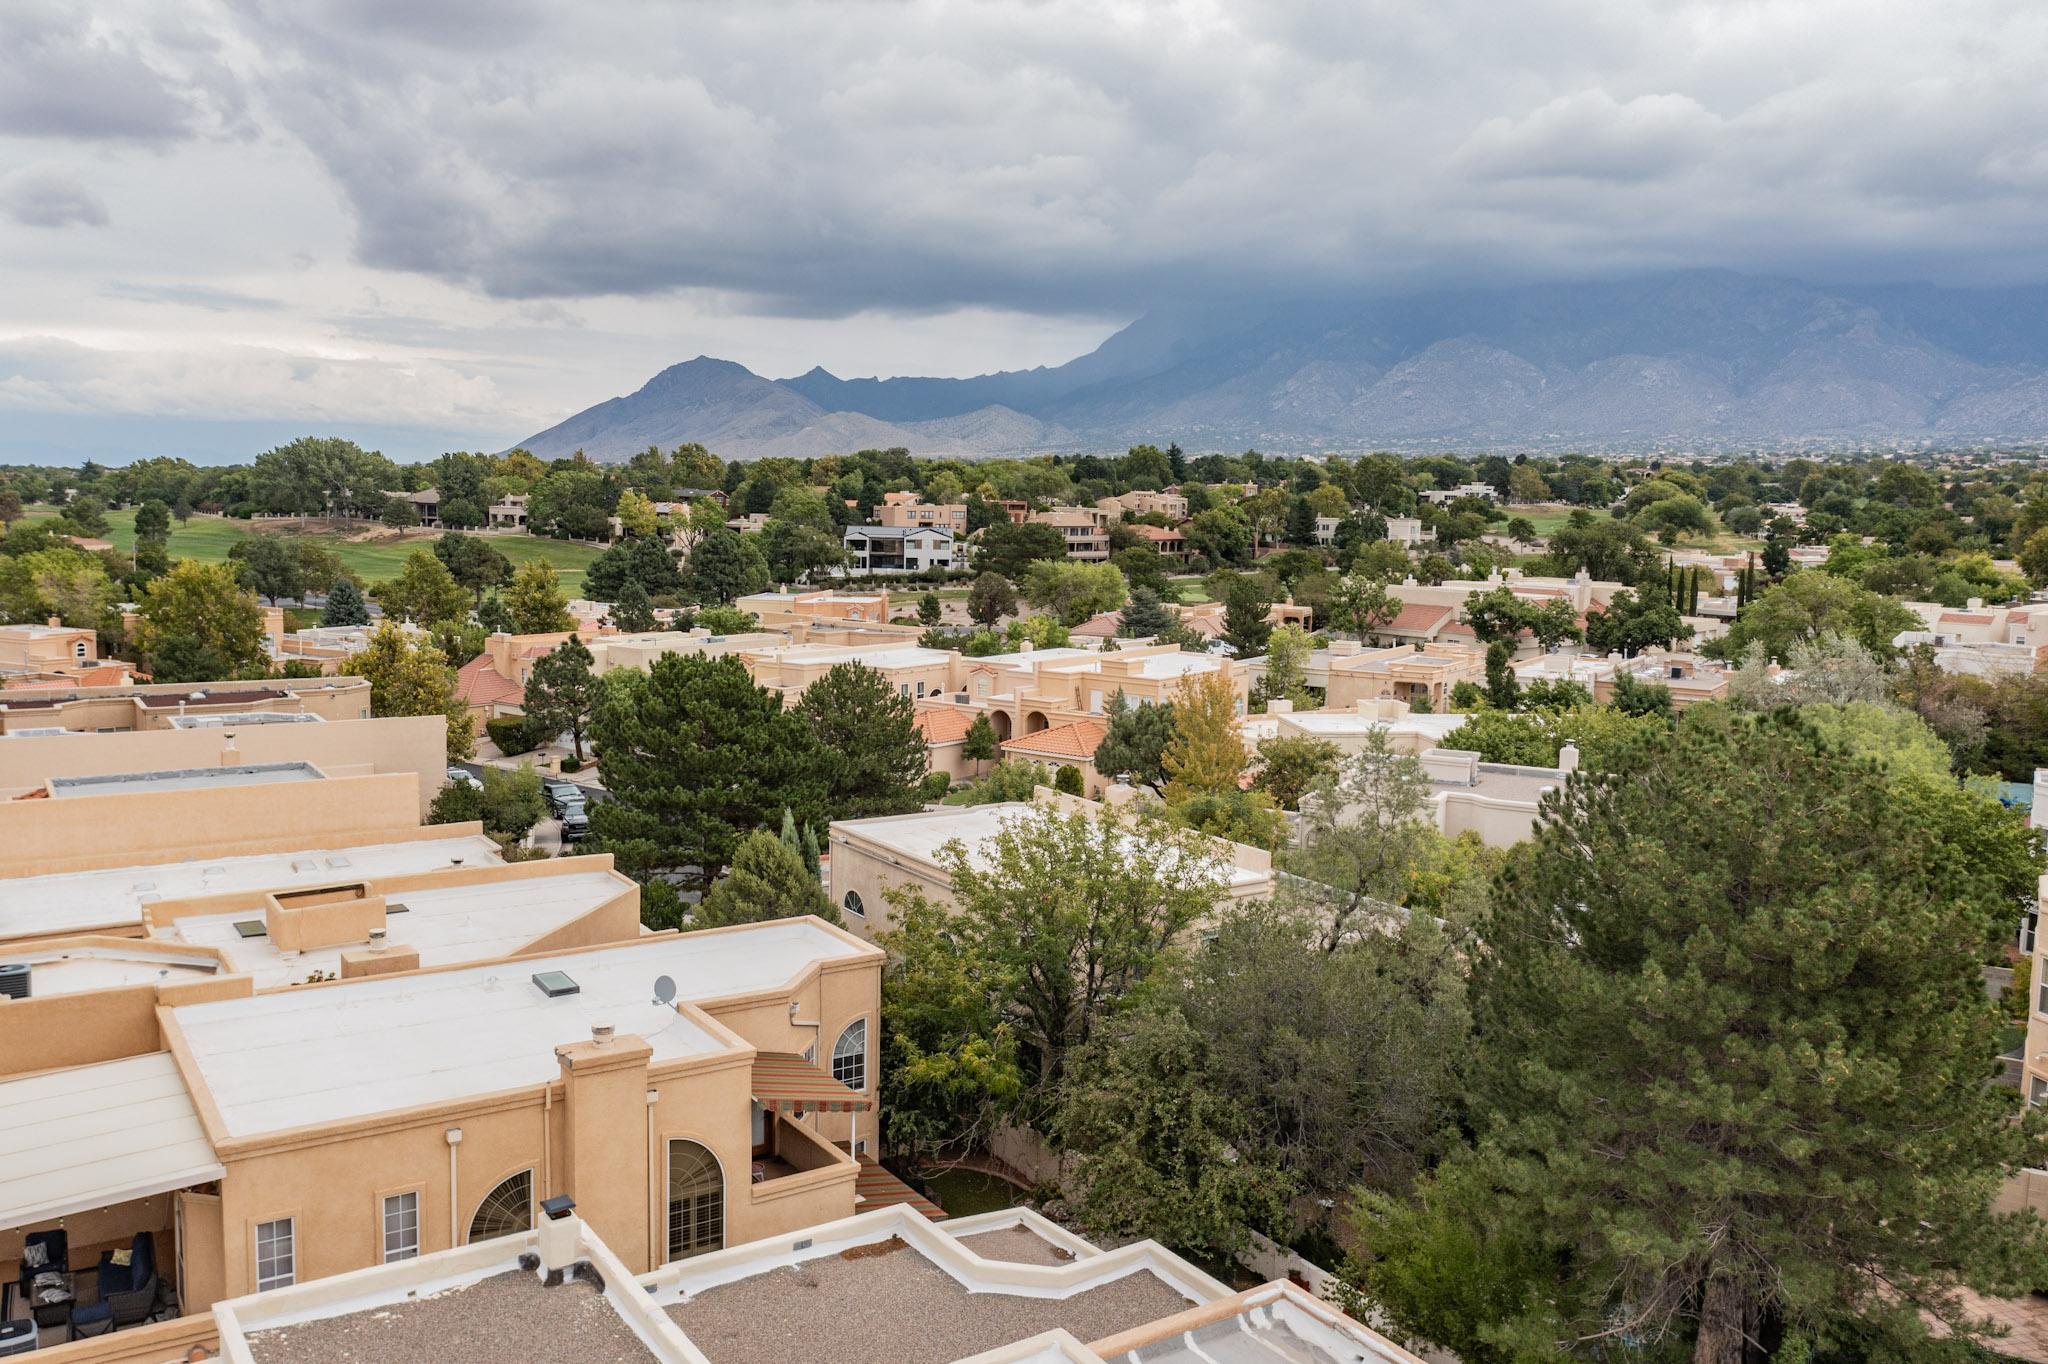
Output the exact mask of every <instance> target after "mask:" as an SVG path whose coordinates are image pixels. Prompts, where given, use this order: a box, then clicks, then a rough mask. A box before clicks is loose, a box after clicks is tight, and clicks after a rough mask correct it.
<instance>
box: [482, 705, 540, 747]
mask: <svg viewBox="0 0 2048 1364" xmlns="http://www.w3.org/2000/svg"><path fill="white" fill-rule="evenodd" d="M484 733H486V734H488V735H490V736H491V742H492V743H494V744H496V745H497V746H498V751H499V752H500V753H503V754H504V755H505V756H506V757H508V758H509V757H511V756H513V755H514V754H517V753H530V752H532V751H533V749H534V747H535V746H536V745H537V744H538V743H539V742H540V739H539V736H537V735H536V734H535V733H534V732H533V726H532V725H530V724H528V723H527V720H526V717H525V716H524V715H500V716H498V717H497V718H496V719H492V720H486V721H484Z"/></svg>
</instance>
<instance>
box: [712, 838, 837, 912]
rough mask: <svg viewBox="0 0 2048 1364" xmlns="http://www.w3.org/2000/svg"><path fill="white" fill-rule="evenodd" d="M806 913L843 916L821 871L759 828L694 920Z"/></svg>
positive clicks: (743, 844) (736, 853)
mask: <svg viewBox="0 0 2048 1364" xmlns="http://www.w3.org/2000/svg"><path fill="white" fill-rule="evenodd" d="M806 914H815V915H816V916H818V917H819V918H820V919H823V920H824V921H825V922H827V923H832V924H836V923H838V922H839V910H838V908H837V907H836V906H835V905H834V904H833V903H832V897H831V896H829V895H827V894H826V893H825V888H824V886H822V885H820V884H819V883H818V874H817V872H815V871H813V870H810V869H808V868H806V867H805V866H804V863H803V857H802V855H801V854H800V853H798V852H795V851H792V850H791V849H790V847H789V846H788V845H787V844H786V843H784V842H783V841H782V839H780V838H778V837H777V836H776V835H774V834H771V833H768V832H767V831H766V830H756V831H755V832H753V833H750V834H748V835H747V836H746V837H745V838H743V839H741V840H740V843H739V846H738V847H737V848H735V849H734V850H733V855H732V870H730V871H728V872H727V873H726V875H725V878H724V879H723V880H721V881H720V882H719V883H718V884H717V885H715V886H713V887H712V888H711V893H710V894H708V895H706V896H705V897H704V900H703V902H702V903H701V904H700V905H698V907H697V912H696V913H695V915H693V916H692V918H691V925H690V926H691V927H692V928H723V927H725V926H726V925H727V924H754V923H761V922H764V921H765V920H768V919H797V918H801V917H803V916H804V915H806Z"/></svg>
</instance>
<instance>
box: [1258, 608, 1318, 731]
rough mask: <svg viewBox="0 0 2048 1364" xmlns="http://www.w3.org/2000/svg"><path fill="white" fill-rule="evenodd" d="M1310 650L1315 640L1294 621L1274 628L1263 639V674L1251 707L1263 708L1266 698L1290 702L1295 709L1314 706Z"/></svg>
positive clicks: (1307, 708) (1306, 708)
mask: <svg viewBox="0 0 2048 1364" xmlns="http://www.w3.org/2000/svg"><path fill="white" fill-rule="evenodd" d="M1313 652H1315V641H1314V640H1313V639H1311V638H1310V637H1309V633H1308V631H1306V630H1304V629H1302V628H1301V627H1300V626H1299V625H1296V624H1295V623H1294V622H1293V621H1289V622H1287V623H1286V624H1285V625H1282V626H1279V627H1277V628H1276V629H1275V630H1274V631H1273V633H1272V635H1271V636H1269V637H1268V638H1267V640H1266V675H1265V676H1264V677H1263V678H1261V679H1260V681H1259V695H1258V696H1257V697H1256V698H1254V699H1255V700H1256V701H1257V703H1258V704H1257V705H1256V706H1255V707H1254V708H1255V709H1258V710H1264V709H1265V704H1266V700H1267V698H1269V697H1270V698H1273V699H1276V700H1284V701H1291V702H1292V703H1293V704H1294V708H1295V709H1296V710H1309V709H1311V708H1313V707H1314V705H1315V697H1313V696H1312V695H1310V694H1309V689H1308V657H1309V655H1310V654H1311V653H1313Z"/></svg>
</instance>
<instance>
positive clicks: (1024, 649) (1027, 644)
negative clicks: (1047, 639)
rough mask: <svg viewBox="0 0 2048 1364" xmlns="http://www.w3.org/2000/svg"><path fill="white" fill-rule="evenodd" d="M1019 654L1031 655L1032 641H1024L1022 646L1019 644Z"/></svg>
mask: <svg viewBox="0 0 2048 1364" xmlns="http://www.w3.org/2000/svg"><path fill="white" fill-rule="evenodd" d="M1017 652H1018V653H1020V654H1028V653H1030V652H1031V641H1030V640H1028V639H1027V640H1025V641H1024V642H1023V643H1022V644H1019V645H1018V646H1017Z"/></svg>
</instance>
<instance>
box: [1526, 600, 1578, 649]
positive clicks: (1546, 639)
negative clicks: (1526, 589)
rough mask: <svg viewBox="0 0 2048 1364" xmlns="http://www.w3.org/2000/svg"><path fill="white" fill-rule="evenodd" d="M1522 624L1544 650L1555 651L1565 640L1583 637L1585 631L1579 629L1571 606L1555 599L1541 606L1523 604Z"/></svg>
mask: <svg viewBox="0 0 2048 1364" xmlns="http://www.w3.org/2000/svg"><path fill="white" fill-rule="evenodd" d="M1522 624H1523V625H1524V626H1526V627H1527V628H1528V630H1529V633H1531V634H1533V635H1535V636H1536V642H1537V643H1538V644H1541V645H1542V646H1543V647H1544V648H1546V649H1555V648H1556V647H1557V646H1558V645H1560V644H1562V643H1564V642H1565V641H1566V640H1578V639H1583V638H1584V637H1585V631H1583V630H1581V629H1580V628H1579V618H1578V613H1577V612H1576V611H1574V610H1573V609H1572V604H1571V603H1570V602H1568V601H1564V600H1562V599H1560V598H1556V597H1553V598H1551V599H1550V600H1549V601H1546V602H1544V603H1542V604H1541V605H1530V604H1527V603H1525V604H1524V607H1523V612H1522Z"/></svg>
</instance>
